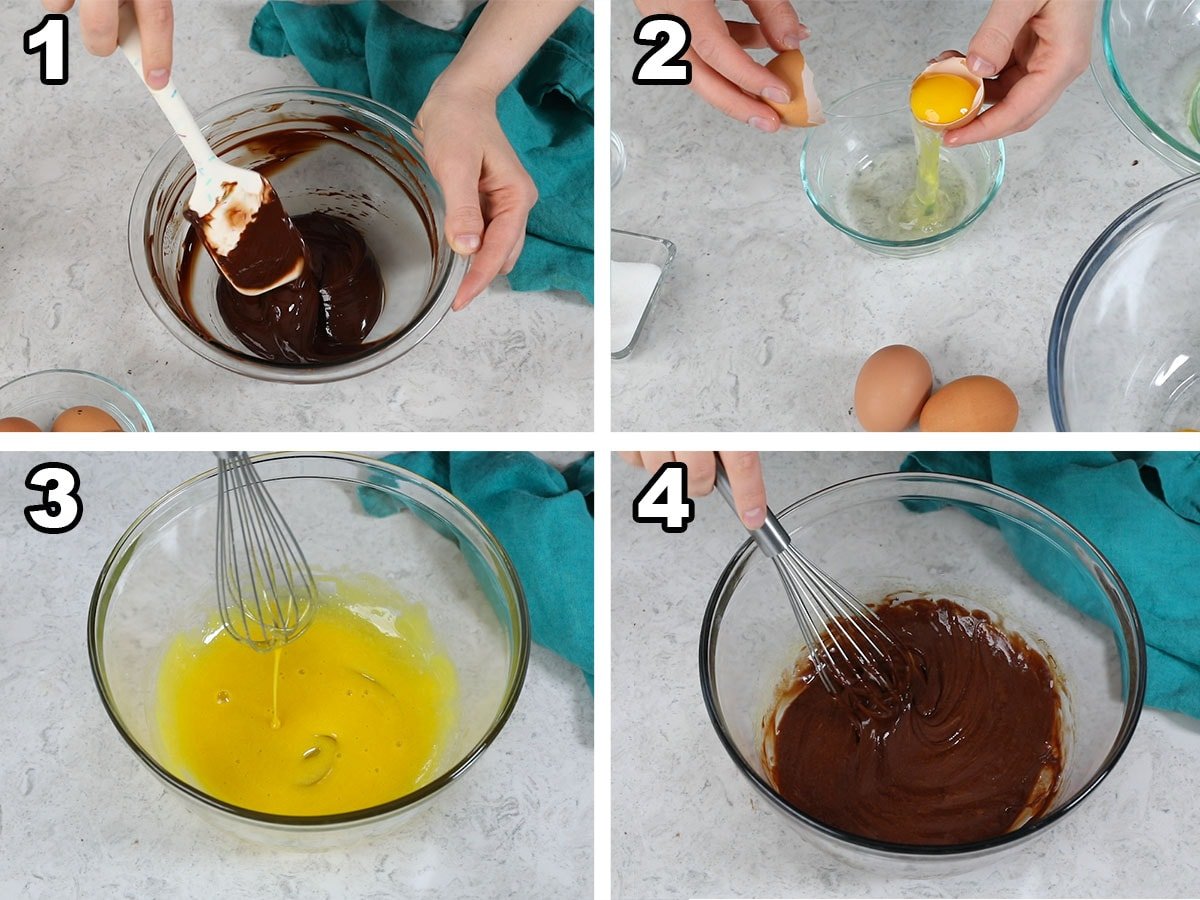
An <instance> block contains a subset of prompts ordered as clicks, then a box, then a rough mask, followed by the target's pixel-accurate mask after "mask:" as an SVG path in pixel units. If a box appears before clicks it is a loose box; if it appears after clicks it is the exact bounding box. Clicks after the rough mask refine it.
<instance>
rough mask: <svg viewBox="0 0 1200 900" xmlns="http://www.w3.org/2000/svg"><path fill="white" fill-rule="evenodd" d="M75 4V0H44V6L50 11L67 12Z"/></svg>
mask: <svg viewBox="0 0 1200 900" xmlns="http://www.w3.org/2000/svg"><path fill="white" fill-rule="evenodd" d="M74 5H75V0H42V8H43V9H44V10H46V12H48V13H65V12H66V11H67V10H69V9H70V8H71V7H72V6H74Z"/></svg>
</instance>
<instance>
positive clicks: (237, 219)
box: [118, 4, 304, 296]
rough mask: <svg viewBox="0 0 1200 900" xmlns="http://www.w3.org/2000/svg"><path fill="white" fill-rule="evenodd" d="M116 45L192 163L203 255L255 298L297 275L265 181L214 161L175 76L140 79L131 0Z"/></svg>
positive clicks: (282, 219)
mask: <svg viewBox="0 0 1200 900" xmlns="http://www.w3.org/2000/svg"><path fill="white" fill-rule="evenodd" d="M118 46H120V48H121V51H122V52H123V53H124V54H125V58H126V59H128V60H129V63H130V65H132V66H133V68H134V70H135V71H136V72H137V74H138V78H139V79H141V80H142V84H144V85H146V90H148V91H150V96H152V97H153V98H154V99H155V100H156V101H157V102H158V106H159V108H160V109H161V110H162V111H163V114H164V115H165V116H166V117H167V120H168V121H169V122H170V123H171V126H172V127H173V128H174V129H175V135H176V136H177V137H178V138H179V140H180V141H182V142H183V148H184V149H185V150H186V151H187V153H188V156H190V157H191V158H192V162H193V163H194V164H195V166H196V186H195V188H194V189H193V190H192V196H191V197H190V198H189V200H188V209H189V210H190V211H191V212H192V213H193V214H194V215H193V216H189V218H190V219H191V220H192V221H193V222H195V223H196V224H197V225H198V226H199V228H200V231H201V234H202V236H203V238H204V244H205V246H206V247H207V248H208V252H209V253H210V254H211V256H212V258H213V261H214V262H215V263H216V264H217V266H218V268H220V270H221V272H222V273H223V274H224V275H225V277H226V278H227V279H228V280H229V282H230V284H232V285H233V286H234V287H235V288H236V289H237V290H238V292H239V293H242V294H245V295H247V296H253V295H255V294H261V293H264V292H266V291H269V290H271V289H272V288H275V287H279V286H280V285H283V284H287V283H288V282H290V281H294V280H295V279H296V278H298V277H299V276H300V274H301V272H302V271H303V269H304V243H303V240H302V239H301V237H300V232H298V231H297V230H296V228H295V226H294V225H292V222H291V220H290V219H289V218H288V216H287V213H286V212H284V210H283V206H282V205H281V204H280V203H279V198H278V196H277V195H276V194H275V190H274V188H272V187H271V183H270V182H269V181H267V179H265V178H263V177H262V176H261V175H259V174H258V173H257V172H254V171H252V170H250V169H240V168H238V167H236V166H231V165H229V164H228V163H225V162H222V161H221V160H220V159H218V158H217V155H216V154H215V153H214V152H213V149H212V147H210V146H209V145H208V141H206V140H205V139H204V135H203V134H202V133H201V131H200V126H199V125H197V124H196V120H195V118H193V116H192V112H191V110H189V109H188V107H187V104H186V103H184V102H183V97H182V96H180V94H179V91H178V90H177V89H176V87H175V81H174V79H173V78H172V79H170V80H168V81H167V84H166V86H165V87H163V88H159V89H155V88H152V87H150V86H149V85H148V84H146V82H145V79H144V77H143V75H142V42H141V37H140V35H139V34H138V28H137V19H136V17H135V15H134V12H133V8H132V5H131V4H124V5H123V6H121V10H120V31H119V39H118Z"/></svg>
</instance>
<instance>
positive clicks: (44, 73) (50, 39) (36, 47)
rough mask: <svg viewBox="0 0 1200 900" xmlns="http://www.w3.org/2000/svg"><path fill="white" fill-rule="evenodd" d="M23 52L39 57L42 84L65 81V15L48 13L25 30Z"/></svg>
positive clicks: (63, 82)
mask: <svg viewBox="0 0 1200 900" xmlns="http://www.w3.org/2000/svg"><path fill="white" fill-rule="evenodd" d="M25 52H26V53H37V54H39V56H40V58H41V72H40V76H41V79H42V84H66V83H67V17H66V16H64V15H63V14H62V13H49V14H47V15H46V16H44V17H43V18H42V21H40V22H39V23H38V24H37V25H35V26H34V27H33V28H30V29H29V30H28V31H27V32H25Z"/></svg>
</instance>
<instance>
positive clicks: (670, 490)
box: [633, 462, 696, 534]
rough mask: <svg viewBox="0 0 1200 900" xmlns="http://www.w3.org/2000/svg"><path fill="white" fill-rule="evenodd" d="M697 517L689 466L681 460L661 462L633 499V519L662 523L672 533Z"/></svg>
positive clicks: (679, 531) (683, 530) (684, 527)
mask: <svg viewBox="0 0 1200 900" xmlns="http://www.w3.org/2000/svg"><path fill="white" fill-rule="evenodd" d="M694 518H696V503H695V501H694V500H691V499H689V497H688V495H687V466H686V465H685V464H684V463H681V462H669V463H663V464H662V465H661V466H659V469H658V471H657V472H655V473H654V477H653V478H651V479H650V480H649V481H648V482H647V483H646V486H645V487H644V488H642V492H641V493H640V494H638V495H637V497H635V498H634V501H633V521H635V522H642V523H648V524H657V525H662V530H663V531H666V532H668V533H669V534H682V533H683V532H685V531H687V527H688V523H689V522H691V521H692V520H693V519H694Z"/></svg>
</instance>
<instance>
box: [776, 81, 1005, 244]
mask: <svg viewBox="0 0 1200 900" xmlns="http://www.w3.org/2000/svg"><path fill="white" fill-rule="evenodd" d="M910 83H911V82H910V80H909V79H906V78H887V79H884V80H883V81H876V82H872V83H871V84H864V85H861V86H860V87H856V88H855V89H854V90H852V91H850V92H849V93H847V94H843V95H842V96H840V97H838V98H837V99H836V100H834V101H833V102H832V103H830V104H829V107H828V109H827V110H826V117H827V118H828V119H829V120H830V121H832V120H834V119H871V118H877V117H879V116H885V115H892V114H894V113H896V112H900V111H901V110H892V111H891V112H882V113H867V114H863V115H855V116H847V115H840V114H838V113H836V112H830V110H833V109H834V108H835V107H836V106H837V105H838V104H839V103H842V102H843V101H845V100H849V99H850V98H851V97H853V96H854V95H855V94H859V93H861V92H863V91H869V90H878V89H879V88H881V87H892V86H895V87H900V86H903V85H907V84H910ZM820 128H821V126H820V125H818V126H816V127H815V128H813V129H811V130H810V132H809V134H808V136H807V137H805V138H804V146H803V147H802V148H801V150H800V182H801V184H803V185H804V193H805V194H806V195H807V197H808V200H809V202H810V203H811V204H812V205H813V208H814V209H815V210H816V211H817V214H818V215H820V216H821V218H822V219H824V220H825V221H826V222H828V223H829V224H830V225H832V226H833V227H834V228H836V229H837V230H838V231H840V232H842V233H843V234H845V235H847V236H849V237H851V238H853V239H854V240H856V241H858V242H860V243H863V244H868V245H870V246H872V247H880V248H884V249H888V250H914V249H917V248H920V247H931V246H933V245H935V244H940V243H942V242H943V241H948V240H950V238H952V237H955V236H957V235H958V234H960V233H961V232H962V231H963V230H965V229H966V228H967V227H968V226H969V225H971V223H973V222H974V221H975V220H976V219H978V218H979V217H980V216H982V215H983V214H984V213H985V212H986V211H987V210H988V208H989V207H990V206H991V205H992V201H993V200H995V199H996V195H997V194H999V193H1000V188H1001V186H1002V185H1003V184H1004V171H1005V159H1006V157H1005V152H1004V141H1003V140H1002V139H999V138H997V139H996V140H994V141H984V142H983V143H984V144H995V145H996V175H995V177H994V178H993V179H992V183H991V186H990V187H989V188H988V192H987V194H985V195H984V197H983V199H982V200H981V201H980V202H979V204H978V205H977V206H976V208H975V209H974V210H973V211H972V212H971V213H970V214H969V215H968V216H967V217H966V218H964V219H963V220H962V221H961V222H959V223H958V224H957V225H955V226H954V227H953V228H948V229H947V230H945V231H941V232H938V233H937V234H933V235H926V236H925V237H920V238H914V239H913V240H908V241H891V240H887V239H886V238H877V237H871V235H869V234H864V233H863V232H861V231H858V230H857V229H854V228H851V227H850V226H849V225H847V224H845V223H844V222H842V221H840V220H839V219H838V218H837V216H835V215H834V214H833V213H831V212H830V211H829V210H828V208H827V207H826V206H825V205H824V204H823V203H822V202H821V201H820V200H819V199H818V198H817V195H816V192H815V190H814V189H813V186H812V182H811V179H810V178H809V177H808V151H809V144H810V143H811V141H812V140H813V138H814V137H816V135H817V132H818V131H819V129H820Z"/></svg>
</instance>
